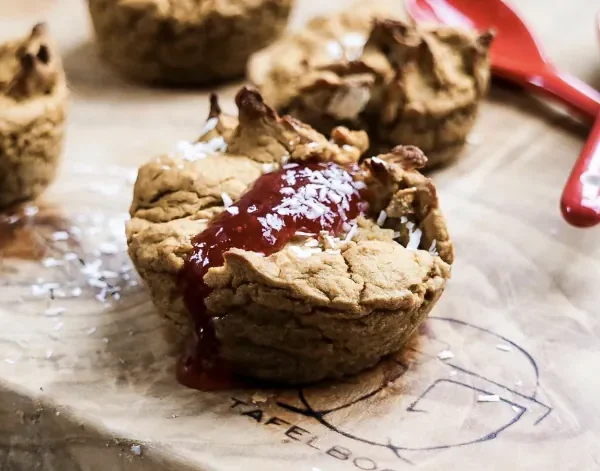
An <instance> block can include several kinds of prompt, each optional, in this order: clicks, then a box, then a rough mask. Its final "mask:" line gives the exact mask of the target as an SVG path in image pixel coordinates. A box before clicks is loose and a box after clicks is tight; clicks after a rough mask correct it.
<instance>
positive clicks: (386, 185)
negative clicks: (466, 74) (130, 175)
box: [127, 89, 454, 383]
mask: <svg viewBox="0 0 600 471" xmlns="http://www.w3.org/2000/svg"><path fill="white" fill-rule="evenodd" d="M236 101H237V104H238V108H239V121H238V119H236V118H234V117H231V116H226V115H224V114H222V113H220V110H219V109H218V106H217V105H216V101H213V109H212V112H211V117H210V119H209V120H208V122H207V125H206V128H205V131H204V133H203V135H202V136H201V137H200V139H199V140H198V141H197V142H195V143H183V144H181V145H180V146H179V149H178V151H177V152H176V153H174V154H173V155H170V156H163V157H160V158H158V159H156V160H154V161H152V162H150V163H148V164H146V165H144V166H142V167H141V168H140V171H139V175H138V179H137V182H136V184H135V189H134V197H133V203H132V205H131V210H130V212H131V221H130V222H129V223H128V224H127V240H128V246H129V254H130V256H131V258H132V260H133V262H134V264H135V266H136V268H137V270H138V272H139V273H140V275H141V277H142V278H143V279H144V280H145V282H146V283H147V284H148V286H149V288H150V292H151V294H152V298H153V301H154V303H155V305H156V306H157V308H158V309H159V311H160V312H161V313H162V314H163V315H164V316H165V318H166V319H167V320H168V322H169V323H170V324H174V325H176V326H177V327H178V329H180V330H181V331H182V332H184V333H186V332H187V333H188V334H189V333H190V332H191V331H192V330H193V327H192V326H191V324H190V312H189V311H188V308H187V307H186V303H184V300H183V298H182V287H181V279H182V274H185V273H186V272H187V266H188V264H189V263H191V262H190V261H189V258H190V255H191V254H192V253H193V252H194V250H195V247H194V241H193V239H194V237H195V236H196V235H197V234H199V233H203V231H205V230H207V228H210V227H212V226H211V224H215V223H218V221H219V219H218V218H219V217H220V216H219V215H221V214H223V213H224V212H228V213H230V214H238V212H239V211H244V209H243V207H241V206H238V205H240V204H241V203H240V202H241V201H242V198H243V197H244V196H245V195H246V194H247V192H248V191H252V190H249V189H250V188H251V187H252V185H253V184H254V183H255V182H256V181H257V180H259V179H263V178H264V177H268V176H269V175H273V174H272V173H271V172H278V171H280V169H281V172H286V173H285V175H286V176H285V178H292V180H293V177H290V175H288V173H289V171H290V170H292V169H295V168H299V167H300V168H303V167H302V165H308V162H311V163H314V162H315V160H317V161H318V162H328V163H330V164H332V165H333V164H335V165H337V166H340V167H339V168H346V167H344V166H349V165H352V164H354V165H356V163H357V162H358V161H359V159H360V157H361V155H362V154H363V152H364V151H365V149H366V148H367V146H368V140H367V138H366V134H365V133H364V132H362V131H359V132H351V131H349V130H347V129H345V128H336V129H334V130H333V132H332V136H331V140H328V139H327V138H325V137H324V136H323V135H321V134H319V133H317V132H316V131H314V130H313V129H312V128H310V127H308V126H306V125H304V124H302V123H301V122H299V121H297V120H295V119H293V118H291V117H279V116H278V115H277V114H276V113H275V112H274V111H273V110H272V109H270V108H268V107H267V106H266V105H265V104H264V103H263V101H262V98H261V97H260V95H258V94H257V93H256V92H254V91H252V90H248V89H243V90H242V91H241V92H240V93H239V94H238V97H237V100H236ZM425 162H426V158H425V156H424V155H423V153H422V152H421V151H420V150H419V149H417V148H414V147H410V146H408V147H397V148H395V149H394V150H392V151H391V152H390V153H388V154H384V155H380V156H378V157H377V158H371V159H366V160H365V161H364V163H363V164H362V166H361V172H362V173H361V175H362V179H361V180H360V184H359V182H355V183H352V185H355V186H356V188H359V187H361V188H365V191H366V193H365V195H368V196H365V198H366V200H368V202H369V205H370V206H369V209H368V211H366V212H365V213H364V214H363V215H361V216H359V217H358V218H357V219H356V220H355V221H348V223H347V224H345V225H344V226H342V229H341V230H340V232H338V233H323V232H321V233H318V234H317V233H315V234H314V235H312V236H311V235H308V234H305V233H303V232H297V233H295V235H293V236H292V238H291V239H289V241H287V242H286V243H285V245H284V246H283V247H282V248H281V250H277V251H275V252H274V253H272V254H263V253H257V252H253V251H250V250H242V249H240V248H232V249H231V250H228V251H227V252H225V253H224V261H223V263H222V265H220V266H215V267H214V268H210V269H209V270H208V272H207V274H206V275H205V276H204V278H203V282H204V284H205V285H206V286H207V287H208V288H210V294H209V295H208V296H207V297H206V298H205V299H204V304H205V306H206V313H207V315H209V316H210V317H211V320H212V324H213V327H214V330H215V333H216V337H217V339H218V342H219V344H220V355H221V357H222V358H223V359H224V360H226V361H227V362H228V363H229V364H230V365H231V367H232V369H233V370H234V372H236V373H238V374H240V375H244V376H250V377H254V378H260V379H266V380H271V381H277V382H283V383H305V382H311V381H317V380H320V379H323V378H333V377H341V376H344V375H348V374H353V373H356V372H358V371H360V370H362V369H365V368H368V367H370V366H372V365H374V364H375V363H377V362H378V361H379V360H380V359H381V358H382V357H383V356H385V355H387V354H389V353H392V352H394V351H397V350H399V349H401V348H402V346H403V345H404V343H405V342H406V341H407V340H408V338H409V337H410V336H411V334H412V333H413V332H414V331H415V329H416V328H417V326H418V325H419V324H420V323H421V321H422V320H423V319H424V318H425V317H426V316H427V314H428V313H429V312H430V310H431V309H432V308H433V306H434V305H435V303H436V301H437V300H438V299H439V297H440V296H441V294H442V292H443V290H444V287H445V285H446V281H447V279H448V278H449V277H450V264H451V263H452V261H453V258H454V253H453V247H452V243H451V241H450V237H449V235H448V232H447V229H446V223H445V220H444V217H443V215H442V213H441V210H440V208H439V204H438V199H437V194H436V191H435V187H434V185H433V183H432V182H431V180H429V179H428V178H426V177H424V176H423V175H421V174H420V173H419V172H418V170H417V168H419V167H422V166H423V165H424V164H425ZM348 168H349V167H348ZM353 168H354V167H353ZM282 175H283V174H282ZM261 176H262V177H261ZM259 181H262V180H259ZM323 185H324V186H323V187H318V188H317V187H315V188H316V190H315V191H316V193H315V195H316V194H318V196H315V197H314V198H316V199H315V201H314V202H315V203H316V204H320V203H319V202H322V201H324V200H323V198H325V199H326V198H334V197H335V195H334V196H331V195H329V196H327V189H326V188H325V187H327V188H330V189H331V188H335V187H336V184H335V182H332V181H329V183H327V182H325V183H323ZM328 185H329V186H328ZM348 188H349V189H350V191H353V190H352V188H351V187H347V188H346V189H344V191H347V190H348ZM307 191H308V187H307ZM322 192H323V193H322ZM282 193H284V191H283V190H282ZM286 194H287V193H286ZM324 195H325V196H324ZM337 197H338V200H337V201H339V199H340V198H341V197H340V196H339V195H338V196H337ZM277 211H278V213H277V214H280V215H281V214H287V213H284V212H283V211H282V210H281V209H278V210H277ZM277 214H275V217H278V216H277ZM215 217H217V219H216V220H215ZM266 219H267V220H268V218H266ZM215 221H216V222H215ZM261 224H263V222H261ZM269 224H270V223H269ZM267 225H268V224H267ZM264 227H267V226H264ZM271 229H276V224H275V223H273V226H272V227H270V228H269V229H268V230H269V234H268V236H269V237H270V231H271ZM247 234H248V237H251V234H250V232H247ZM265 237H266V236H265ZM196 248H197V247H196Z"/></svg>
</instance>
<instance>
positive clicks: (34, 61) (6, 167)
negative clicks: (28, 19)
mask: <svg viewBox="0 0 600 471" xmlns="http://www.w3.org/2000/svg"><path fill="white" fill-rule="evenodd" d="M67 98H68V91H67V86H66V81H65V74H64V71H63V68H62V63H61V60H60V58H59V56H58V53H57V51H56V48H55V46H54V44H53V43H52V42H51V40H50V38H49V36H48V33H47V31H46V27H45V26H44V25H42V24H39V25H37V26H35V27H34V28H33V30H32V32H31V34H29V35H28V36H27V37H26V38H24V39H21V40H15V41H10V42H7V43H4V44H0V207H1V208H5V207H7V206H10V205H13V204H16V203H19V202H21V201H25V200H28V199H32V198H35V197H36V196H38V195H39V194H40V193H42V191H43V190H44V189H45V188H46V187H47V186H48V185H49V184H50V183H51V182H52V180H53V179H54V177H55V174H56V169H57V166H58V163H59V158H60V154H61V151H62V143H63V134H64V127H65V116H66V108H67Z"/></svg>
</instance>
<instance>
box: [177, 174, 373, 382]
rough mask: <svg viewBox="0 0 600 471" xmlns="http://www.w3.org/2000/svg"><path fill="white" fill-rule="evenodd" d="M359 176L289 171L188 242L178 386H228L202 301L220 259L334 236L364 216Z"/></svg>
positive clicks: (267, 180) (259, 184)
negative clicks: (188, 344)
mask: <svg viewBox="0 0 600 471" xmlns="http://www.w3.org/2000/svg"><path fill="white" fill-rule="evenodd" d="M359 173H360V168H359V167H358V166H356V165H353V166H340V165H338V164H336V163H333V162H328V163H324V162H309V163H302V164H297V163H290V164H287V165H284V166H283V167H282V168H281V169H280V170H278V171H275V172H272V173H267V174H265V175H263V176H261V177H260V178H259V179H258V180H256V182H255V183H254V185H253V186H252V188H251V189H250V190H249V191H248V192H247V193H245V194H244V195H243V196H242V198H241V199H240V200H239V201H238V202H237V203H235V204H233V205H231V206H229V207H228V208H226V209H225V211H223V212H222V213H221V214H219V215H218V216H217V217H216V218H215V219H214V220H213V221H212V222H211V223H210V225H209V226H208V227H207V228H206V230H204V231H203V232H201V233H200V234H198V235H197V236H196V237H195V238H194V239H193V241H192V243H193V251H192V254H191V256H190V257H189V259H188V261H187V263H186V265H185V267H184V270H183V275H182V280H181V281H182V290H183V296H184V301H185V304H186V307H187V308H188V310H189V312H190V313H191V314H192V318H193V320H194V324H195V329H196V345H194V346H193V348H192V350H191V351H190V352H189V354H188V355H186V357H185V358H183V359H182V362H181V364H180V365H179V368H178V379H179V381H180V382H181V383H182V384H184V385H185V386H188V387H192V388H195V389H200V390H215V389H225V388H229V387H232V386H234V379H233V375H232V372H231V367H230V365H229V364H228V363H227V362H226V361H225V360H223V359H222V358H221V357H220V356H219V342H218V340H217V338H216V335H215V328H214V324H213V318H212V317H211V315H210V314H209V313H208V312H207V309H206V306H205V303H204V300H205V299H206V297H207V296H208V295H209V294H210V292H211V289H210V288H209V287H208V286H207V285H206V284H205V283H204V275H206V273H207V272H208V270H209V269H210V268H212V267H219V266H222V265H223V263H224V258H223V254H224V253H225V252H227V251H229V250H230V249H233V248H238V249H243V250H248V251H252V252H257V253H262V254H264V255H271V254H273V253H275V252H277V251H279V250H281V249H282V248H283V247H284V246H285V245H286V244H287V243H288V242H289V241H290V240H291V239H292V238H293V237H294V236H295V235H296V233H297V232H305V233H312V234H315V235H316V234H318V233H319V232H320V231H327V232H329V233H330V234H331V235H338V234H340V232H341V231H342V228H343V226H344V223H347V222H348V221H351V220H353V219H355V218H356V217H357V216H358V215H359V214H361V213H363V212H365V211H366V209H367V204H366V203H365V202H364V201H363V196H362V194H361V193H362V190H363V188H364V186H365V185H364V183H363V182H362V181H358V180H356V176H357V175H358V174H359Z"/></svg>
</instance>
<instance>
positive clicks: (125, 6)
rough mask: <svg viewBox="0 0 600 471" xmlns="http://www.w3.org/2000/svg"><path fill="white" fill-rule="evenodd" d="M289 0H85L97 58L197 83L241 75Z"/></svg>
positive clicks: (141, 74) (281, 24)
mask: <svg viewBox="0 0 600 471" xmlns="http://www.w3.org/2000/svg"><path fill="white" fill-rule="evenodd" d="M292 4H293V0H225V1H214V0H205V1H198V0H90V1H89V8H90V13H91V16H92V22H93V25H94V29H95V30H96V36H97V41H98V44H99V47H100V52H101V54H102V56H103V57H104V58H105V59H106V60H107V61H108V62H109V63H110V64H111V65H113V66H114V67H115V68H116V69H118V70H119V71H121V72H122V73H124V74H125V75H127V76H129V77H132V78H134V79H137V80H141V81H144V82H155V83H163V84H174V85H199V84H207V83H215V82H220V81H224V80H228V79H232V78H236V77H239V76H242V75H243V74H244V71H245V67H246V62H247V60H248V57H250V55H251V54H252V53H254V52H256V51H258V50H259V49H261V48H263V47H265V46H267V45H268V44H269V43H270V42H271V41H273V40H275V38H277V36H279V34H280V33H281V32H282V31H283V30H284V28H285V26H286V23H287V20H288V16H289V14H290V10H291V8H292Z"/></svg>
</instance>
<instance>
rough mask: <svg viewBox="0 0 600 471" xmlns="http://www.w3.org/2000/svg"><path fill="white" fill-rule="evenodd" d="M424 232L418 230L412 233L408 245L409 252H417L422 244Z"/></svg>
mask: <svg viewBox="0 0 600 471" xmlns="http://www.w3.org/2000/svg"><path fill="white" fill-rule="evenodd" d="M422 235H423V232H422V231H421V229H419V228H417V229H415V230H414V231H411V232H410V239H409V241H408V244H406V248H407V249H409V250H417V249H418V248H419V244H420V243H421V236H422Z"/></svg>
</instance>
